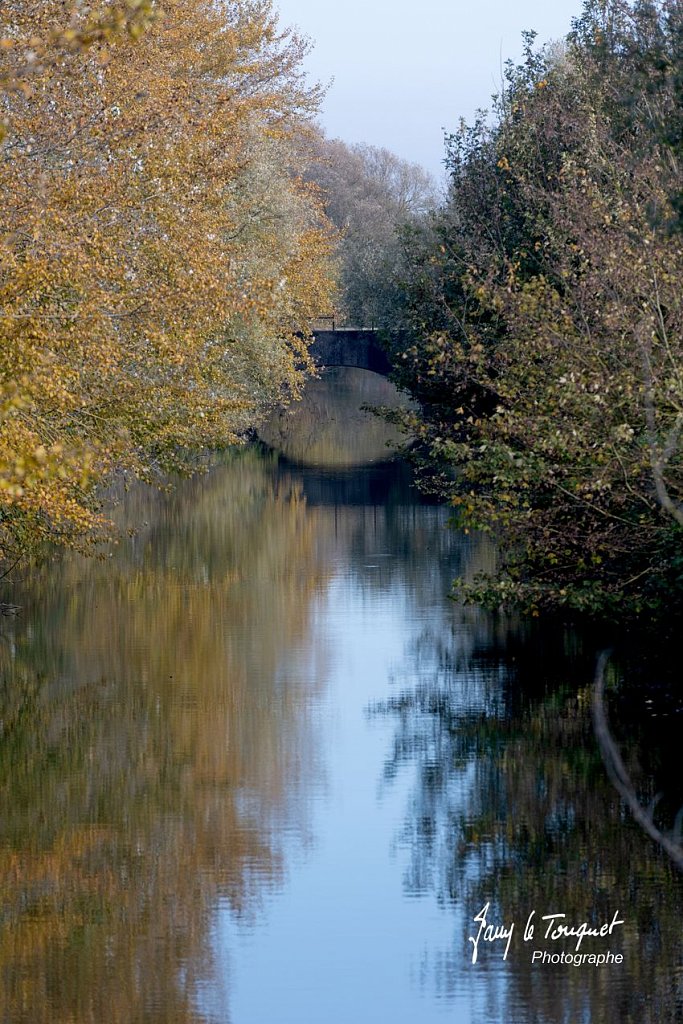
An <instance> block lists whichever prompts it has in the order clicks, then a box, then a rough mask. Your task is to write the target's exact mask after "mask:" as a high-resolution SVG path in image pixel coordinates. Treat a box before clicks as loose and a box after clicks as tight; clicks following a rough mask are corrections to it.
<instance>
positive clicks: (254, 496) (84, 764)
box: [0, 452, 325, 1024]
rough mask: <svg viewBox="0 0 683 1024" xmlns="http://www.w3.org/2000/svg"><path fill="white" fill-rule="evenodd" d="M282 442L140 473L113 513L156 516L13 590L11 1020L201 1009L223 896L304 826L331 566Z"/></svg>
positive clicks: (1, 859) (4, 998) (8, 643)
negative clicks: (283, 466)
mask: <svg viewBox="0 0 683 1024" xmlns="http://www.w3.org/2000/svg"><path fill="white" fill-rule="evenodd" d="M273 462H274V460H273V459H271V460H270V462H269V461H268V460H267V459H264V458H263V457H262V456H261V455H260V454H257V453H254V452H251V453H249V452H246V453H244V454H243V455H241V456H240V457H239V458H237V459H234V460H230V464H229V465H228V466H227V467H225V469H224V470H221V469H220V468H219V469H217V470H216V471H214V472H212V473H211V474H209V475H208V476H205V477H198V478H195V479H193V480H191V481H184V482H182V483H181V484H180V485H179V487H178V488H177V490H175V491H174V492H173V493H171V494H170V495H160V494H158V493H156V492H154V491H152V490H150V489H146V488H142V487H135V488H133V490H132V491H131V492H130V493H128V494H127V495H125V496H123V506H122V508H121V509H120V518H121V520H122V521H123V522H126V523H136V524H142V523H146V524H147V525H145V526H143V527H142V529H141V530H140V532H139V533H138V534H137V536H135V537H134V538H133V539H131V540H129V541H123V542H122V543H121V544H120V546H119V548H118V550H117V551H116V553H115V554H114V556H113V557H112V558H109V559H107V560H106V562H105V563H98V562H96V561H86V560H83V559H80V558H77V557H74V558H66V559H64V560H63V561H61V562H60V563H59V564H57V565H52V566H50V567H48V568H47V569H46V570H45V571H44V572H41V573H39V574H34V575H33V576H32V577H31V578H30V580H28V581H27V584H26V586H25V590H24V593H23V594H21V593H20V594H18V596H17V601H18V603H20V604H22V605H23V606H24V613H23V614H22V616H21V617H20V618H18V619H17V620H16V622H15V623H13V624H12V626H11V629H12V632H11V633H7V631H5V635H4V637H3V640H4V642H3V643H2V644H0V675H1V677H2V680H3V682H4V685H3V689H2V696H1V697H0V700H1V701H2V708H1V717H2V742H0V780H1V781H0V801H1V805H2V818H1V823H0V882H1V884H2V891H3V896H4V899H3V925H4V927H3V930H2V932H1V934H0V974H1V979H2V984H0V1019H2V1020H3V1021H12V1024H23V1022H27V1024H28V1022H31V1024H41V1022H45V1024H48V1022H49V1024H59V1022H67V1021H68V1022H73V1024H81V1022H85V1021H88V1022H90V1021H97V1022H100V1021H108V1022H112V1024H118V1022H120V1024H131V1022H137V1021H152V1020H153V1021H163V1022H165V1024H173V1022H178V1024H181V1022H183V1024H184V1022H186V1021H191V1020H195V1019H199V1014H198V1013H197V1012H196V1011H195V1009H194V1007H195V1004H196V998H197V993H198V991H199V990H200V989H201V987H202V985H204V984H206V983H207V982H208V980H209V979H210V978H211V976H212V965H211V945H210V934H209V931H210V929H209V928H208V922H209V921H210V918H211V913H212V909H213V907H214V906H215V903H216V900H217V899H219V898H220V899H222V900H225V901H228V902H229V903H230V905H231V906H232V908H233V910H234V912H235V913H237V914H247V913H253V912H254V909H255V907H256V906H257V905H258V897H259V893H261V892H262V891H263V890H264V888H265V889H267V888H268V887H269V886H272V885H275V884H277V883H278V880H280V879H281V877H282V874H283V872H284V871H285V870H286V865H285V862H284V853H283V843H284V837H286V840H287V843H288V844H289V845H290V846H291V842H292V836H293V835H296V834H298V835H299V841H300V842H306V841H307V821H306V818H305V816H302V813H303V812H305V808H306V801H305V800H302V799H300V798H299V796H300V793H301V789H302V787H307V786H309V787H310V786H311V785H315V784H317V781H318V780H319V771H318V756H317V752H316V750H315V745H314V744H313V741H312V736H311V733H310V727H309V722H308V719H307V714H306V706H307V702H308V701H309V700H310V697H311V691H315V687H316V686H317V685H318V680H319V679H320V678H321V677H323V676H324V658H325V652H324V650H322V649H318V650H316V648H315V646H313V649H312V650H311V649H310V645H309V646H308V653H307V656H306V661H305V662H304V663H301V664H299V663H298V661H297V655H296V650H297V648H302V649H303V648H304V646H305V645H304V643H303V638H304V637H306V636H307V633H308V615H309V604H310V598H311V596H312V595H313V594H314V593H315V592H316V589H317V588H319V587H320V586H322V585H323V583H324V570H323V567H322V565H321V564H320V559H319V556H318V552H317V549H316V545H315V542H314V541H315V517H314V516H311V514H310V513H308V512H307V511H306V508H305V502H304V501H303V499H302V495H301V491H300V487H298V486H297V484H296V482H295V481H290V482H289V483H287V481H284V482H280V483H278V480H277V477H276V476H275V475H274V473H273V472H272V466H273ZM316 657H317V658H318V662H319V663H317V664H316ZM285 663H286V664H287V665H288V671H287V672H286V673H283V671H282V670H281V667H282V665H283V664H285ZM302 694H305V700H304V699H303V697H302ZM216 985H218V988H219V989H220V983H219V982H218V981H217V979H215V978H214V979H213V987H214V991H215V990H216ZM228 1018H229V1013H228V1009H227V1006H226V1007H224V1008H223V1011H222V1015H221V1019H222V1020H223V1021H227V1020H228Z"/></svg>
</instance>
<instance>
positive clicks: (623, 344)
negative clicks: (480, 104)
mask: <svg viewBox="0 0 683 1024" xmlns="http://www.w3.org/2000/svg"><path fill="white" fill-rule="evenodd" d="M680 40H681V12H680V6H679V5H676V4H674V3H668V2H662V3H654V2H651V3H650V2H648V3H641V4H638V5H635V6H632V5H630V4H628V3H627V2H625V0H609V2H608V3H592V2H590V3H587V4H586V5H585V9H584V14H583V17H582V18H581V19H578V20H577V22H576V24H575V27H574V31H573V33H572V34H571V35H570V36H569V38H568V39H567V41H566V44H565V46H564V47H563V48H560V49H557V48H555V49H553V50H551V51H545V52H544V51H541V52H540V53H538V52H536V51H534V49H533V36H530V37H528V39H527V52H526V59H525V61H524V63H523V64H522V65H520V66H519V67H513V66H509V67H508V69H507V87H506V90H505V92H504V94H503V96H501V97H500V98H499V99H498V101H497V107H496V114H497V120H496V121H495V122H494V123H493V124H492V125H491V124H487V123H486V122H485V121H484V120H481V121H479V122H478V123H476V124H475V125H474V126H473V127H472V128H469V129H467V128H464V129H463V130H462V131H461V132H460V133H458V134H456V135H455V136H454V137H452V138H451V140H450V146H449V165H450V170H451V184H450V192H449V196H448V199H447V202H446V205H445V208H444V209H443V210H442V211H441V212H440V214H439V215H438V217H437V218H436V219H435V221H434V223H433V224H432V226H431V230H430V233H429V234H428V235H427V236H426V237H423V240H422V242H421V244H420V245H418V246H417V247H416V248H415V249H414V250H413V253H412V260H413V268H414V270H413V285H412V291H411V294H410V296H409V299H408V305H407V314H406V315H407V319H408V321H409V323H410V324H411V325H412V330H413V344H412V345H410V346H408V349H407V351H406V353H405V359H404V360H403V362H404V366H405V369H404V370H403V379H404V380H406V381H411V380H412V382H413V389H414V391H415V392H416V393H417V394H418V396H419V395H421V397H422V400H423V409H424V412H423V416H422V418H421V421H418V422H417V423H414V424H413V429H417V431H418V433H419V434H420V436H421V438H422V441H423V454H424V457H425V460H426V462H427V464H428V465H430V466H434V467H435V468H436V470H437V474H436V480H435V484H436V486H437V487H439V488H441V489H442V491H443V492H444V493H446V494H447V495H448V496H449V497H450V498H451V500H452V502H453V504H454V506H455V508H456V509H457V516H458V520H459V522H460V523H461V524H462V525H464V526H465V527H466V528H478V529H484V530H494V531H496V532H497V533H498V535H499V536H500V537H501V539H502V544H503V545H504V546H503V548H502V553H501V560H500V565H499V570H498V572H497V573H496V574H494V576H491V575H489V576H487V577H485V578H482V579H481V580H480V581H479V584H478V585H477V586H474V587H469V588H466V591H465V592H466V593H468V594H469V595H470V596H473V597H476V598H477V599H481V600H487V601H490V602H491V603H495V604H498V603H501V602H502V603H506V602H521V603H522V604H523V605H524V606H525V607H527V608H530V609H532V610H536V609H538V608H539V607H541V606H543V605H553V606H557V605H560V606H569V607H572V608H576V609H582V610H590V611H597V610H601V611H606V610H608V611H610V612H611V613H612V614H620V615H621V614H624V613H625V612H627V611H629V610H630V611H642V610H643V609H645V608H650V609H655V608H658V609H660V610H661V609H662V608H663V607H664V606H666V605H668V604H669V603H670V595H671V593H672V591H674V592H675V591H676V590H678V589H680V587H681V584H682V583H683V578H682V577H681V565H682V563H681V556H680V528H681V520H682V518H683V517H682V515H681V501H682V500H683V476H682V469H683V466H682V462H683V460H682V458H681V450H680V438H681V431H682V430H683V415H682V412H683V390H682V388H681V382H682V381H683V376H682V372H683V347H682V338H681V327H682V326H683V306H682V303H681V294H680V287H679V284H678V282H679V281H680V278H681V273H682V272H683V252H682V251H681V245H680V234H679V232H678V230H677V213H676V202H677V198H676V197H677V195H678V189H679V187H680V151H679V150H678V149H677V144H675V139H676V138H677V136H676V133H675V132H674V131H673V129H672V124H675V123H676V118H677V116H679V115H678V114H677V113H676V111H677V95H678V92H677V90H678V89H679V88H680V82H679V78H678V77H677V76H679V75H680V70H679V69H680V60H679V57H680ZM672 140H673V141H672Z"/></svg>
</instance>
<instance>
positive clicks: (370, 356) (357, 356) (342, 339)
mask: <svg viewBox="0 0 683 1024" xmlns="http://www.w3.org/2000/svg"><path fill="white" fill-rule="evenodd" d="M309 352H310V353H311V355H312V357H313V359H314V360H315V362H316V363H318V365H319V366H357V367H359V368H360V369H361V370H372V372H373V373H378V374H380V376H382V377H388V376H389V373H390V371H391V368H392V367H391V362H390V360H389V357H388V356H387V354H386V352H385V351H384V350H383V349H382V348H380V346H379V345H378V343H377V331H374V330H369V329H363V330H360V329H357V328H353V327H348V328H343V329H341V330H336V331H314V332H313V342H312V343H311V347H310V349H309Z"/></svg>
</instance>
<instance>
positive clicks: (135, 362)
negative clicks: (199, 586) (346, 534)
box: [0, 0, 331, 556]
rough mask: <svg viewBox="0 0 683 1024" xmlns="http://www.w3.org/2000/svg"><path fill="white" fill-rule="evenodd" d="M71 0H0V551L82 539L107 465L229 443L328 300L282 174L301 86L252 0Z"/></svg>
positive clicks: (291, 179)
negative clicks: (66, 3)
mask: <svg viewBox="0 0 683 1024" xmlns="http://www.w3.org/2000/svg"><path fill="white" fill-rule="evenodd" d="M36 8H38V9H37V10H36ZM79 11H80V7H78V6H75V7H74V14H73V17H72V19H71V21H70V22H69V25H68V27H67V29H60V28H59V27H56V26H59V25H63V23H64V8H63V5H62V4H61V3H58V2H56V0H47V2H43V3H40V4H36V3H32V2H30V0H10V3H9V4H5V5H4V6H3V10H2V13H1V14H0V38H2V39H3V40H4V46H3V49H2V50H0V81H2V82H4V83H5V85H6V97H5V98H6V109H7V111H8V117H7V134H6V137H5V140H4V143H3V157H4V159H3V160H2V163H1V164H0V189H1V191H2V195H3V196H4V197H6V198H5V199H4V204H3V208H2V217H1V220H0V263H1V267H2V269H1V270H0V426H1V433H0V556H1V555H5V556H6V555H7V554H9V551H10V548H15V549H16V548H17V547H19V548H23V547H25V546H26V545H28V544H29V543H32V542H33V541H34V540H39V539H42V538H44V537H50V538H52V539H55V540H57V541H59V542H61V543H74V542H76V541H77V540H79V539H81V540H82V539H90V538H92V537H96V536H97V530H98V528H100V527H101V526H102V523H101V520H100V519H98V517H97V515H96V514H95V513H94V512H93V508H92V500H91V495H92V487H93V485H94V484H95V483H97V482H98V481H100V480H102V479H104V478H106V477H107V476H108V475H109V474H111V472H112V471H113V470H114V469H115V468H118V467H123V468H126V469H130V470H133V471H134V472H136V473H137V474H139V475H143V476H149V475H150V474H151V473H153V472H155V471H156V470H157V469H158V468H159V467H160V466H166V465H169V464H170V465H172V464H173V463H174V462H175V461H176V459H177V453H178V452H179V451H180V450H182V449H190V448H191V449H196V448H202V447H218V446H221V445H225V444H226V443H230V442H233V441H234V440H236V439H237V438H238V436H239V435H240V433H241V432H243V431H244V430H245V429H246V428H247V427H249V426H250V425H251V423H252V422H253V421H254V418H255V417H257V416H258V415H259V413H260V412H261V411H262V410H263V409H264V407H266V406H267V405H268V404H270V403H272V402H273V401H275V400H277V399H278V398H279V397H281V396H282V395H286V394H288V393H292V392H295V391H296V390H297V388H298V387H299V385H300V381H301V376H302V372H303V371H305V370H306V368H307V367H308V360H307V356H306V346H305V344H304V342H303V341H302V340H301V339H302V337H304V338H305V337H306V334H307V323H308V321H309V319H310V318H311V317H313V316H315V315H317V314H320V313H321V312H326V311H327V307H328V305H329V302H330V294H331V280H330V270H329V266H330V265H329V251H330V244H331V236H330V230H329V227H328V225H327V223H326V222H325V220H324V218H323V216H322V214H321V212H320V210H319V208H318V206H317V204H316V200H315V198H314V196H313V195H312V193H311V191H310V188H309V187H308V186H306V185H304V184H303V183H302V182H301V181H300V180H299V179H298V177H297V175H296V173H295V171H294V160H295V157H294V152H295V145H294V143H295V140H296V137H297V136H298V135H300V134H301V133H302V132H305V131H308V130H310V127H309V118H310V116H311V114H312V113H314V111H315V109H316V104H317V102H318V100H319V94H318V91H317V90H316V89H309V88H307V87H306V86H305V85H303V84H302V80H301V71H300V65H301V60H302V57H303V55H304V53H305V44H304V43H303V42H302V41H301V40H300V39H299V38H298V37H296V36H292V35H289V34H288V33H286V32H281V31H280V30H279V28H278V24H277V19H276V18H275V16H274V15H273V13H272V8H271V4H270V2H269V0H257V2H256V3H242V2H239V3H231V4H229V5H224V6H222V7H220V8H219V7H216V6H214V5H213V4H211V3H208V2H205V0H189V2H185V0H183V3H179V2H177V0H160V2H158V3H156V4H154V5H148V4H146V3H141V2H140V0H128V2H127V3H126V4H124V5H123V6H121V5H104V6H102V7H100V8H98V9H96V10H94V11H92V12H90V13H88V14H87V15H86V14H83V15H80V14H79ZM150 22H151V24H150ZM143 28H144V29H146V31H144V32H143V31H142V29H143ZM138 36H139V37H140V38H137V37H138ZM105 44H106V46H105ZM27 55H28V56H27ZM29 67H30V74H28V73H27V68H29ZM16 83H20V84H21V85H22V86H23V88H19V89H15V88H10V87H9V86H11V85H14V84H16Z"/></svg>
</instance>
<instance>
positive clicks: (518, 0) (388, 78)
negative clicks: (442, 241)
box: [274, 0, 582, 178]
mask: <svg viewBox="0 0 683 1024" xmlns="http://www.w3.org/2000/svg"><path fill="white" fill-rule="evenodd" d="M274 6H275V8H276V9H277V10H278V11H279V12H280V21H281V24H282V25H290V26H296V27H297V28H299V29H300V30H301V32H302V33H303V34H304V35H307V36H309V37H310V39H311V41H312V42H313V43H314V49H313V52H312V54H311V55H310V57H309V58H308V61H307V66H308V68H309V69H310V72H311V74H312V76H313V77H314V78H315V79H317V80H319V81H323V82H329V80H330V79H332V78H333V79H334V81H333V83H332V85H331V86H330V89H329V92H328V94H327V98H326V100H325V105H324V109H323V117H322V122H323V126H324V128H325V130H326V132H327V134H328V135H329V136H331V137H333V138H341V139H344V140H345V141H346V142H369V143H372V144H373V145H375V146H386V147H387V148H388V149H391V150H393V151H394V152H395V153H398V154H399V156H402V157H405V158H406V159H408V160H413V161H416V162H417V163H421V164H423V165H424V166H425V167H427V168H428V169H429V170H430V171H432V173H433V174H435V175H436V176H437V177H439V178H442V177H443V166H442V163H441V161H442V159H443V129H444V128H446V129H449V130H452V129H454V128H455V127H456V126H457V124H458V120H459V118H460V117H465V118H466V119H467V120H470V119H471V118H472V115H473V113H474V112H475V110H476V109H477V108H478V107H487V106H488V105H489V101H490V96H491V93H493V92H496V91H498V88H499V84H500V80H501V66H502V62H504V61H505V60H506V58H508V57H511V58H513V59H515V60H516V59H517V58H518V57H519V56H520V54H521V47H522V44H521V33H522V31H523V30H524V29H535V31H536V32H537V33H538V41H543V42H546V41H547V40H550V39H558V38H561V37H562V36H564V35H566V33H567V32H568V31H569V29H570V28H571V19H572V17H573V16H575V15H578V14H580V12H581V9H582V0H410V2H408V0H327V2H326V0H274Z"/></svg>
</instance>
